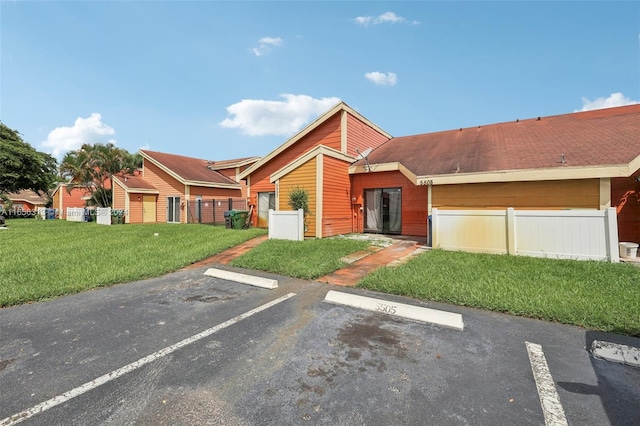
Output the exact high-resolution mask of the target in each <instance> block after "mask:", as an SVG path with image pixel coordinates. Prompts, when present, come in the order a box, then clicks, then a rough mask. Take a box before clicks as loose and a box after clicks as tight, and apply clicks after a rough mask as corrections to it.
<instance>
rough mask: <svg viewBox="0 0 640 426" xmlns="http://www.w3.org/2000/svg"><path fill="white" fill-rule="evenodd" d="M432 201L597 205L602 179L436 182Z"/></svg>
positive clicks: (485, 205) (465, 205)
mask: <svg viewBox="0 0 640 426" xmlns="http://www.w3.org/2000/svg"><path fill="white" fill-rule="evenodd" d="M403 201H404V200H403ZM432 205H433V207H437V208H441V209H506V208H508V207H513V208H519V209H549V210H555V209H569V208H578V209H597V208H599V206H600V180H599V179H580V180H564V181H537V182H500V183H473V184H464V185H437V186H434V187H433V196H432Z"/></svg>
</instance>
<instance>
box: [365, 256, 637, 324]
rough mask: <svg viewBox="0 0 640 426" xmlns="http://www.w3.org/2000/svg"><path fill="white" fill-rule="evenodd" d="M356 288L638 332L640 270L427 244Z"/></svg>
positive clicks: (374, 274)
mask: <svg viewBox="0 0 640 426" xmlns="http://www.w3.org/2000/svg"><path fill="white" fill-rule="evenodd" d="M358 287H362V288H367V289H371V290H376V291H381V292H385V293H390V294H399V295H405V296H410V297H414V298H417V299H425V300H433V301H438V302H446V303H451V304H455V305H462V306H470V307H474V308H480V309H488V310H492V311H498V312H506V313H510V314H513V315H520V316H526V317H530V318H539V319H543V320H547V321H556V322H560V323H564V324H572V325H577V326H581V327H585V328H589V329H594V330H601V331H608V332H613V333H620V334H628V335H632V336H640V268H638V267H636V266H633V265H628V264H612V263H605V262H596V261H576V260H556V259H541V258H532V257H524V256H506V255H492V254H478V253H463V252H449V251H443V250H431V251H428V252H426V253H424V254H422V255H420V256H417V257H415V258H413V259H412V260H410V261H409V262H407V263H406V264H403V265H400V266H397V267H384V268H380V269H378V270H377V271H375V272H373V273H372V274H370V275H369V276H367V277H365V278H364V279H363V280H362V281H360V283H358Z"/></svg>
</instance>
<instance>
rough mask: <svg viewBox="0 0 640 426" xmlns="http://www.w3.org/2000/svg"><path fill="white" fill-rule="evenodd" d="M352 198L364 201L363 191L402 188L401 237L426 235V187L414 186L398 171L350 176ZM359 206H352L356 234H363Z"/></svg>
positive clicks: (362, 216) (361, 215) (361, 214)
mask: <svg viewBox="0 0 640 426" xmlns="http://www.w3.org/2000/svg"><path fill="white" fill-rule="evenodd" d="M351 188H352V196H353V197H357V198H358V199H359V200H363V199H364V190H365V189H374V188H402V231H401V233H402V235H414V236H422V237H424V236H426V235H427V187H426V186H416V185H414V184H413V183H412V182H411V181H409V180H408V179H407V178H406V177H405V176H404V175H403V174H402V173H400V172H398V171H393V172H380V173H361V174H355V175H351ZM360 207H364V206H362V205H361V204H360V205H356V206H354V214H355V215H356V216H355V217H354V221H355V224H356V229H357V230H358V231H357V232H364V227H363V219H364V214H363V212H362V211H361V210H360Z"/></svg>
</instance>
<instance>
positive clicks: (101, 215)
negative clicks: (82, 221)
mask: <svg viewBox="0 0 640 426" xmlns="http://www.w3.org/2000/svg"><path fill="white" fill-rule="evenodd" d="M96 222H97V223H98V225H111V207H98V208H97V209H96Z"/></svg>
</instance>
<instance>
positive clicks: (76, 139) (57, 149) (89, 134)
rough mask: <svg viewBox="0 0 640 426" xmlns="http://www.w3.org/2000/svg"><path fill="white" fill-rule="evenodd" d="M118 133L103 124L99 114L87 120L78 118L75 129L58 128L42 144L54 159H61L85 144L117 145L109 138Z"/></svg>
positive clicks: (93, 114)
mask: <svg viewBox="0 0 640 426" xmlns="http://www.w3.org/2000/svg"><path fill="white" fill-rule="evenodd" d="M115 133H116V131H115V130H114V129H113V128H112V127H110V126H108V125H106V124H104V123H103V122H102V115H100V114H99V113H97V112H94V113H92V114H91V116H89V117H87V118H82V117H78V118H77V119H76V121H75V123H74V124H73V127H56V128H55V129H53V130H52V131H51V132H49V135H48V136H47V140H46V141H43V142H42V146H43V147H45V148H49V151H50V152H51V154H53V156H54V157H59V156H60V155H61V154H63V153H65V152H67V151H73V150H75V149H78V148H80V147H81V146H82V144H84V143H88V144H96V143H108V142H111V143H114V144H115V143H116V140H115V139H110V138H108V137H109V136H111V135H115Z"/></svg>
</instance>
